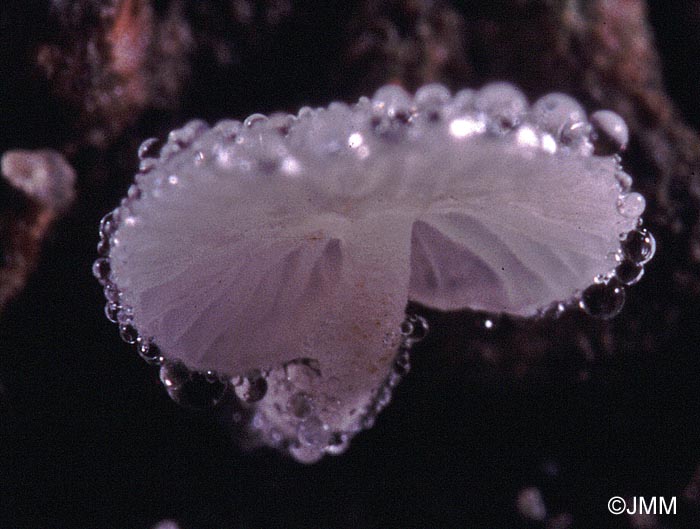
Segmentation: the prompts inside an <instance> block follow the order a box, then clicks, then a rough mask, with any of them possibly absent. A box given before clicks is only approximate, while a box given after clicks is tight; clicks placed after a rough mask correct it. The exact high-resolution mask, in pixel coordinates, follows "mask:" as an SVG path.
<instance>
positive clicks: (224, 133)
mask: <svg viewBox="0 0 700 529" xmlns="http://www.w3.org/2000/svg"><path fill="white" fill-rule="evenodd" d="M242 127H243V125H242V124H241V122H240V121H236V120H232V119H224V120H221V121H219V122H218V123H217V124H216V125H215V126H214V130H215V131H216V132H218V133H219V134H220V135H221V137H222V138H224V139H226V140H233V139H235V138H236V136H237V135H238V133H239V132H240V131H241V128H242Z"/></svg>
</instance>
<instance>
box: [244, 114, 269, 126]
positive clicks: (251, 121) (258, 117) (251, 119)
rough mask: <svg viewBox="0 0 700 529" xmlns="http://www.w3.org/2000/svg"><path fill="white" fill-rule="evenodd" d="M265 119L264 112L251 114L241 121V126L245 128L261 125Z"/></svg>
mask: <svg viewBox="0 0 700 529" xmlns="http://www.w3.org/2000/svg"><path fill="white" fill-rule="evenodd" d="M266 121H267V116H266V115H265V114H251V115H250V116H248V117H247V118H245V121H244V122H243V126H244V127H247V128H249V129H250V128H253V127H254V126H256V125H261V124H263V123H265V122H266Z"/></svg>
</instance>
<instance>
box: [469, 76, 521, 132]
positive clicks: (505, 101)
mask: <svg viewBox="0 0 700 529" xmlns="http://www.w3.org/2000/svg"><path fill="white" fill-rule="evenodd" d="M473 104H474V108H475V109H476V110H479V111H482V112H485V113H486V114H487V115H488V116H489V117H490V118H491V124H492V126H491V127H490V129H491V130H492V131H495V132H499V133H503V132H506V131H508V130H510V129H512V128H514V127H515V126H517V125H518V124H519V123H520V121H521V120H522V118H523V116H524V115H525V112H526V110H527V106H528V105H527V99H526V98H525V96H524V95H523V93H522V92H521V91H520V90H518V89H517V88H515V87H514V86H513V85H511V84H508V83H490V84H487V85H486V86H484V87H483V88H482V89H481V90H479V91H478V92H477V93H476V96H475V97H474V102H473Z"/></svg>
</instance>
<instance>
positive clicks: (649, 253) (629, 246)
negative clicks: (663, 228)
mask: <svg viewBox="0 0 700 529" xmlns="http://www.w3.org/2000/svg"><path fill="white" fill-rule="evenodd" d="M622 251H623V252H624V254H625V257H627V259H629V260H630V261H633V262H635V263H637V264H645V263H647V262H649V260H651V258H652V257H654V254H655V253H656V239H654V236H653V235H652V234H651V233H650V232H649V231H647V230H646V229H641V230H634V231H631V232H629V233H628V234H627V237H626V238H625V240H624V241H623V242H622Z"/></svg>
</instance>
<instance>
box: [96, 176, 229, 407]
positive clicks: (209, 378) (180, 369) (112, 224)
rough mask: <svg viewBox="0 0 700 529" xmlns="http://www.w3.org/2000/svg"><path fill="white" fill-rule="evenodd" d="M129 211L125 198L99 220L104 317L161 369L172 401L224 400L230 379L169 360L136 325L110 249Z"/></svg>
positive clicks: (205, 404) (199, 404) (190, 403)
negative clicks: (115, 274)
mask: <svg viewBox="0 0 700 529" xmlns="http://www.w3.org/2000/svg"><path fill="white" fill-rule="evenodd" d="M134 196H135V186H132V187H131V189H130V190H129V197H130V198H131V199H133V198H134ZM129 214H130V212H129V209H128V199H125V200H124V201H123V202H122V204H121V206H120V207H118V208H116V209H114V210H113V211H111V212H109V213H107V214H106V215H105V216H104V217H103V218H102V220H101V221H100V231H99V234H100V240H99V242H98V243H97V253H98V254H99V255H100V257H98V258H97V259H96V260H95V262H94V263H93V265H92V273H93V275H94V276H95V278H96V279H97V280H98V281H99V283H100V285H102V288H103V292H104V295H105V299H106V303H105V307H104V312H105V316H106V317H107V319H108V320H109V321H111V322H113V323H116V324H117V325H118V327H119V336H120V337H121V339H122V340H123V341H125V342H126V343H128V344H131V345H134V346H135V347H136V350H137V351H138V354H139V356H141V358H143V360H144V361H146V362H147V363H148V364H150V365H154V366H158V367H159V368H160V380H161V382H162V383H163V386H164V387H165V389H166V390H167V392H168V395H170V397H171V398H172V399H173V400H175V401H176V402H178V403H180V404H182V405H184V406H188V407H195V408H204V407H210V406H214V405H216V404H218V403H219V402H220V400H221V399H222V397H223V395H224V393H225V390H226V387H227V384H228V380H227V379H226V378H225V377H222V376H218V375H217V374H216V373H214V372H212V371H206V372H199V371H193V370H190V369H188V368H187V367H186V366H185V365H184V364H182V363H181V362H178V361H170V360H167V359H166V358H165V357H164V356H163V354H162V353H161V351H160V348H159V347H158V345H157V344H156V343H155V341H154V340H153V339H152V338H151V337H148V336H142V335H141V334H139V332H138V330H137V328H136V326H135V325H134V320H133V317H134V311H133V308H132V307H130V306H129V305H127V304H126V303H124V301H123V295H122V292H121V291H120V289H119V287H118V286H117V285H116V283H115V282H114V280H113V277H112V269H111V266H110V259H109V251H110V248H112V247H114V246H117V245H119V239H118V237H117V226H118V225H119V222H120V221H124V222H129V220H128V219H129ZM124 216H125V217H124ZM123 217H124V218H123Z"/></svg>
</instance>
